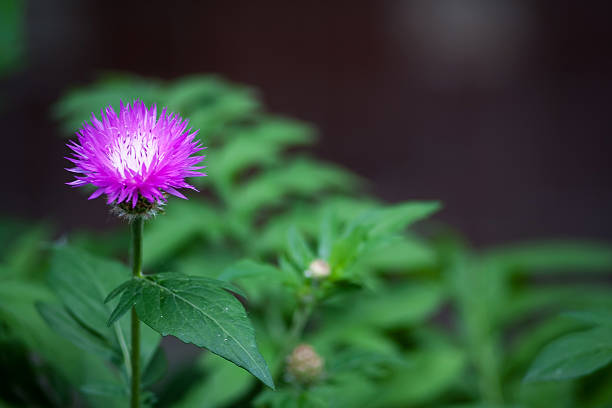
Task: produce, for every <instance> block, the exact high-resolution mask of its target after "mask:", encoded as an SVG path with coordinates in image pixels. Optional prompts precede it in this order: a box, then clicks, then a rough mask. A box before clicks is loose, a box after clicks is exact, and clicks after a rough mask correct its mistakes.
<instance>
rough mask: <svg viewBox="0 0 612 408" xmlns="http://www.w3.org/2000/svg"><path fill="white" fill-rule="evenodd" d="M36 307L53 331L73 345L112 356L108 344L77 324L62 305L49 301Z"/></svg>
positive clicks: (108, 356) (111, 350) (112, 352)
mask: <svg viewBox="0 0 612 408" xmlns="http://www.w3.org/2000/svg"><path fill="white" fill-rule="evenodd" d="M36 308H37V309H38V312H39V313H40V315H41V316H42V317H43V319H45V321H46V322H47V324H48V325H49V326H50V327H51V328H52V329H53V330H54V331H55V332H57V333H58V334H59V335H61V336H63V337H65V338H66V339H68V340H69V341H70V342H71V343H72V344H74V345H75V346H77V347H79V348H81V349H82V350H85V351H89V352H91V353H94V354H98V355H100V356H102V357H103V358H106V359H108V358H110V357H111V356H113V354H114V350H113V349H112V347H111V345H110V344H108V343H107V342H105V341H104V340H103V339H102V338H100V337H98V336H95V335H93V334H92V333H91V332H90V331H88V330H87V329H86V328H85V327H83V326H81V325H79V324H78V322H77V321H76V320H74V318H73V317H72V316H70V315H69V314H68V313H67V312H66V310H65V309H63V308H62V307H60V306H57V305H52V304H49V303H37V304H36Z"/></svg>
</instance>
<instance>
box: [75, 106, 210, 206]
mask: <svg viewBox="0 0 612 408" xmlns="http://www.w3.org/2000/svg"><path fill="white" fill-rule="evenodd" d="M100 113H101V116H102V120H101V121H100V120H98V118H96V116H95V114H93V113H92V114H91V124H89V123H87V122H85V123H83V127H82V128H81V129H80V130H79V131H78V132H77V136H78V142H75V141H71V142H70V143H69V144H68V147H69V148H70V149H72V151H73V153H72V154H73V157H66V159H68V160H70V161H71V162H73V163H74V164H75V167H74V168H71V169H66V170H68V171H71V172H73V173H77V174H78V175H76V176H75V177H76V180H75V181H72V182H70V183H67V184H68V185H71V186H73V187H80V186H84V185H87V184H91V185H93V186H96V187H97V188H98V189H97V190H96V191H95V192H94V193H93V194H92V195H91V196H90V197H89V199H90V200H91V199H94V198H97V197H99V196H100V195H102V194H106V197H107V202H108V204H113V203H114V204H118V205H122V206H124V207H126V206H128V204H131V207H132V208H134V207H136V204H137V203H138V202H139V200H140V201H141V202H142V201H143V199H144V200H146V201H148V202H149V203H151V204H163V203H164V202H165V201H166V197H165V193H168V194H172V195H174V196H177V197H180V198H185V199H186V197H185V196H184V195H183V194H181V193H180V192H179V191H177V189H179V188H189V189H192V190H196V189H195V187H193V186H192V185H190V184H188V183H187V182H186V181H185V178H186V177H198V176H205V174H203V173H201V172H199V171H198V170H199V169H202V168H204V167H205V166H197V164H198V163H200V162H201V161H202V159H203V158H204V156H193V154H194V153H196V152H198V151H200V150H202V149H204V147H202V146H201V144H200V142H199V140H198V139H195V136H196V134H197V133H198V131H197V130H196V131H193V132H192V130H191V128H190V129H187V124H188V121H187V120H183V119H182V118H181V117H180V116H178V115H175V114H174V113H167V112H166V108H164V109H163V110H162V112H161V115H160V116H159V119H158V118H157V106H156V105H153V106H152V107H151V108H150V109H147V107H146V106H145V104H144V103H143V102H142V101H138V100H137V101H134V102H133V103H132V104H128V105H127V106H124V105H123V103H120V110H119V114H116V113H115V111H114V110H113V108H112V106H110V105H109V106H108V107H107V108H106V109H105V110H104V109H103V110H102V111H101V112H100ZM196 191H197V190H196ZM122 203H123V204H122Z"/></svg>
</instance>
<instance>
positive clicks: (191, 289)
mask: <svg viewBox="0 0 612 408" xmlns="http://www.w3.org/2000/svg"><path fill="white" fill-rule="evenodd" d="M143 282H144V284H145V287H144V289H143V291H142V292H141V294H140V295H139V296H138V297H137V299H136V305H135V306H136V312H137V313H138V317H139V318H140V319H141V320H142V321H143V322H144V323H146V324H147V325H149V326H150V327H151V328H153V329H154V330H156V331H157V332H159V333H161V334H162V335H164V336H165V335H168V334H170V335H173V336H176V337H178V338H179V339H181V340H182V341H184V342H186V343H193V344H195V345H197V346H199V347H206V348H207V349H208V350H210V351H212V352H213V353H215V354H218V355H219V356H221V357H223V358H225V359H227V360H230V361H232V362H233V363H235V364H236V365H238V366H240V367H243V368H245V369H246V370H248V371H249V372H250V373H251V374H253V375H254V376H256V377H257V378H259V379H260V380H262V381H263V382H264V383H265V384H266V385H268V386H269V387H272V388H273V387H274V384H273V382H272V377H271V375H270V372H269V370H268V366H267V365H266V362H265V361H264V359H263V357H262V356H261V354H260V353H259V351H258V350H257V345H256V344H255V332H254V330H253V328H252V326H251V324H250V322H249V320H248V318H247V316H246V313H245V311H244V308H243V306H242V304H241V303H240V302H239V301H238V300H237V299H236V298H235V297H234V296H232V295H231V294H230V293H228V292H226V291H225V290H223V289H221V288H220V287H219V285H213V284H211V283H210V282H209V281H207V280H202V279H196V278H192V277H189V276H186V275H181V274H176V273H165V274H159V275H153V276H147V277H146V278H145V279H143Z"/></svg>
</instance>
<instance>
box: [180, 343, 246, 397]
mask: <svg viewBox="0 0 612 408" xmlns="http://www.w3.org/2000/svg"><path fill="white" fill-rule="evenodd" d="M196 365H197V366H198V367H201V368H202V369H203V370H205V372H206V374H207V375H206V377H204V378H203V379H202V380H201V381H200V382H199V383H197V384H196V385H194V386H193V387H192V388H190V389H189V391H188V392H187V393H186V395H184V396H183V397H182V398H181V399H180V400H179V401H175V402H174V403H173V404H172V406H173V407H174V408H195V407H197V408H216V407H224V406H228V404H230V403H231V402H233V401H236V400H237V399H239V398H240V397H242V396H244V394H245V393H246V392H248V391H249V389H250V388H252V386H253V385H254V383H255V379H254V378H253V376H251V375H249V373H247V372H246V371H244V370H242V369H240V368H239V367H236V366H235V365H234V364H231V363H228V362H227V361H225V360H224V359H222V358H220V357H218V356H216V355H214V354H211V353H206V354H203V355H202V356H201V357H200V358H199V359H198V361H197V363H196Z"/></svg>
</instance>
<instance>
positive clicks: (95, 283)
mask: <svg viewBox="0 0 612 408" xmlns="http://www.w3.org/2000/svg"><path fill="white" fill-rule="evenodd" d="M130 275H131V273H130V271H129V269H128V268H127V267H125V266H124V265H122V264H119V263H116V262H111V261H107V260H104V259H101V258H98V257H94V256H91V255H89V254H87V253H85V252H83V251H80V250H76V249H74V248H71V247H68V246H64V247H57V248H54V249H53V253H52V258H51V268H50V270H49V284H50V286H51V288H52V289H53V290H54V291H55V292H56V294H57V295H58V298H59V299H60V300H61V301H62V303H63V304H64V306H65V307H66V309H67V310H68V311H69V312H70V314H71V315H73V316H74V317H75V318H76V320H77V321H78V322H79V323H80V324H82V325H83V326H85V327H86V328H87V329H88V330H90V331H91V332H92V333H95V334H97V335H99V336H100V337H102V338H104V339H106V341H107V342H108V343H109V344H111V345H112V346H113V348H114V350H116V352H117V354H119V353H121V354H122V355H124V356H125V353H126V350H127V345H128V344H130V338H131V331H130V323H129V321H127V319H124V320H120V321H116V322H115V323H114V324H113V325H112V326H111V327H108V326H107V325H106V322H107V321H108V318H109V316H110V315H111V312H112V311H113V309H114V307H115V306H116V305H115V304H114V303H115V302H116V301H115V300H113V301H110V302H109V303H106V304H105V303H104V300H105V299H106V297H107V294H108V293H110V292H111V291H112V290H113V289H115V288H116V287H117V286H119V285H120V284H121V283H123V282H124V281H125V280H126V279H128V278H129V277H130ZM141 341H142V345H141V359H142V361H143V365H146V364H147V363H148V361H149V359H150V358H151V356H152V355H153V352H154V351H155V349H156V348H157V345H158V344H159V341H160V337H159V335H158V334H157V333H155V332H154V331H153V330H151V329H149V328H148V327H142V328H141Z"/></svg>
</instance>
